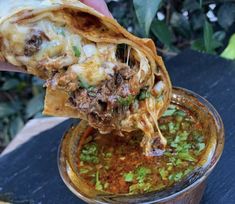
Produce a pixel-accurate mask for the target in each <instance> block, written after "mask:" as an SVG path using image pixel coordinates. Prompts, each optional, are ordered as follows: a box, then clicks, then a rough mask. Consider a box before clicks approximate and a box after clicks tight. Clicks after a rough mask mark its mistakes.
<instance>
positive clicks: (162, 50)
mask: <svg viewBox="0 0 235 204" xmlns="http://www.w3.org/2000/svg"><path fill="white" fill-rule="evenodd" d="M107 4H108V7H109V9H110V11H111V12H112V14H113V16H114V18H116V19H117V21H118V22H119V23H120V24H121V25H123V26H124V27H125V28H127V29H128V30H129V31H130V32H132V33H134V34H136V35H138V36H140V37H151V38H152V39H153V40H154V41H155V42H156V44H157V47H158V53H159V54H160V55H162V56H163V57H164V58H170V57H173V56H176V55H177V54H178V53H180V52H181V51H182V50H184V49H186V48H191V49H194V50H197V51H200V52H206V53H210V54H215V55H221V56H222V57H225V58H228V59H235V35H233V33H235V1H234V0H231V1H229V0H227V1H225V0H224V1H210V0H208V1H205V0H204V1H203V0H109V1H107ZM43 97H44V89H43V81H41V80H39V79H37V78H35V77H32V76H30V75H25V74H21V73H7V72H0V151H1V150H3V148H4V147H5V146H6V145H7V144H8V143H9V142H10V141H11V140H12V139H13V137H14V136H15V135H16V134H17V132H18V131H19V130H20V129H21V128H22V127H23V126H24V124H25V123H26V122H27V121H28V120H29V119H32V118H37V117H43V116H42V114H41V112H42V109H43Z"/></svg>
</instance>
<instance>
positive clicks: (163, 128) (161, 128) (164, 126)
mask: <svg viewBox="0 0 235 204" xmlns="http://www.w3.org/2000/svg"><path fill="white" fill-rule="evenodd" d="M159 128H160V130H167V127H166V125H160V126H159Z"/></svg>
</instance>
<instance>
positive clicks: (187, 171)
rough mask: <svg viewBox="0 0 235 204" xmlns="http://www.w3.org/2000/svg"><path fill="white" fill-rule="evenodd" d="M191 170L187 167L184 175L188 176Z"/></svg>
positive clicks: (191, 168)
mask: <svg viewBox="0 0 235 204" xmlns="http://www.w3.org/2000/svg"><path fill="white" fill-rule="evenodd" d="M192 170H193V167H189V168H187V169H186V170H185V171H184V175H187V174H189V173H190V172H191V171H192Z"/></svg>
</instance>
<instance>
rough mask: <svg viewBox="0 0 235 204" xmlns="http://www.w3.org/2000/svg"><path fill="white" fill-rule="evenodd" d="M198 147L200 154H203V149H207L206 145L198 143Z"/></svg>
mask: <svg viewBox="0 0 235 204" xmlns="http://www.w3.org/2000/svg"><path fill="white" fill-rule="evenodd" d="M197 147H198V152H201V151H202V150H203V149H205V147H206V145H205V143H198V144H197Z"/></svg>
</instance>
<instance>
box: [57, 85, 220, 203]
mask: <svg viewBox="0 0 235 204" xmlns="http://www.w3.org/2000/svg"><path fill="white" fill-rule="evenodd" d="M178 92H180V94H181V95H183V94H184V95H187V96H190V97H193V98H195V99H197V100H198V101H199V102H200V103H201V104H203V106H204V107H205V108H206V109H207V110H208V112H209V113H210V114H211V115H212V117H213V119H214V120H215V121H216V123H217V126H218V127H219V128H218V127H217V129H218V130H219V134H218V135H217V144H216V147H215V150H214V153H213V156H212V157H213V158H214V157H216V159H215V160H213V163H212V164H211V165H210V166H209V167H208V168H207V169H206V171H205V172H204V173H203V174H202V175H201V176H200V177H199V178H197V179H196V180H195V181H193V182H192V183H191V184H189V185H188V186H187V187H185V188H183V189H181V190H179V191H177V192H175V193H173V194H170V195H168V196H165V197H161V198H156V199H155V200H152V201H149V202H143V203H146V204H147V203H149V204H150V203H156V202H166V201H168V200H171V199H173V198H175V197H177V196H178V195H180V194H183V193H185V192H186V191H188V190H189V189H191V188H193V187H195V186H197V185H199V184H200V183H202V182H203V181H204V180H205V179H206V178H207V177H208V176H209V174H210V173H211V172H212V170H213V169H214V168H215V166H216V164H217V163H218V161H219V160H220V157H221V155H222V152H223V148H224V125H223V121H222V119H221V117H220V115H219V113H218V112H217V110H216V109H215V108H214V107H213V105H212V104H211V103H210V102H209V101H208V100H207V99H205V98H204V97H202V96H200V95H199V94H197V93H195V92H193V91H190V90H188V89H185V88H181V87H175V86H174V87H173V91H172V95H174V94H178V95H179V93H178ZM66 133H67V131H66V132H65V134H64V135H63V137H62V139H61V142H60V145H59V148H58V154H57V165H58V169H59V174H60V176H61V178H62V180H63V182H64V183H65V185H66V186H67V187H68V188H69V189H70V190H71V191H72V192H73V193H74V194H75V195H76V196H77V197H78V198H80V199H82V200H84V201H86V202H91V200H92V201H93V202H94V203H100V204H104V203H107V202H104V201H101V200H97V199H96V198H95V199H91V198H88V197H86V196H85V195H83V194H82V193H80V192H79V191H77V190H76V189H75V188H74V186H73V184H72V182H71V181H70V178H69V176H68V175H65V172H64V171H63V168H64V167H63V164H62V159H63V158H61V155H62V145H63V141H64V140H65V137H66V135H67V134H66ZM218 138H219V139H220V140H219V141H218ZM218 150H219V151H218ZM154 192H155V193H156V191H152V192H148V193H142V194H137V195H127V194H125V195H123V194H120V195H118V194H117V195H113V196H115V198H122V197H124V196H125V198H126V199H128V198H129V199H133V198H135V197H137V196H138V197H142V198H144V197H149V196H150V194H151V195H152V194H154Z"/></svg>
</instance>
